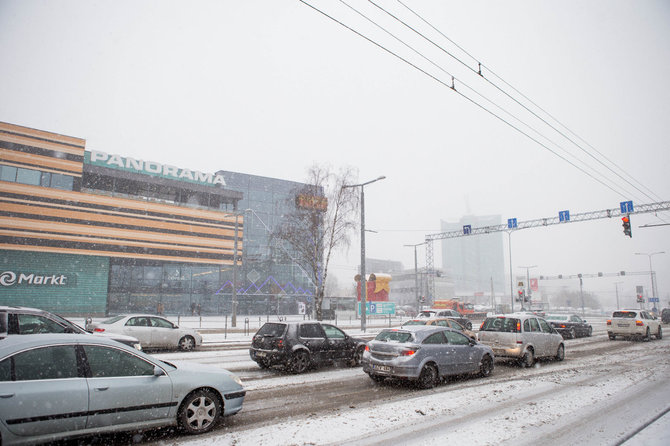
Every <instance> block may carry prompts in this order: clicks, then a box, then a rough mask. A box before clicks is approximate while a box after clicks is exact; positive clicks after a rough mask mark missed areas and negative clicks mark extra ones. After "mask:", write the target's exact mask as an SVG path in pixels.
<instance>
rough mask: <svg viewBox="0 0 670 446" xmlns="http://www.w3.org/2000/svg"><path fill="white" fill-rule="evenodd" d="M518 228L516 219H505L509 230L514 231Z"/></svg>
mask: <svg viewBox="0 0 670 446" xmlns="http://www.w3.org/2000/svg"><path fill="white" fill-rule="evenodd" d="M517 226H518V224H517V221H516V218H508V219H507V227H508V228H509V229H514V228H516V227H517Z"/></svg>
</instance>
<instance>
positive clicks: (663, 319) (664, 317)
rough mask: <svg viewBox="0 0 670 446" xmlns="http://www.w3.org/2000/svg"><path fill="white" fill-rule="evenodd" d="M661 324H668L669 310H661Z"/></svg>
mask: <svg viewBox="0 0 670 446" xmlns="http://www.w3.org/2000/svg"><path fill="white" fill-rule="evenodd" d="M661 322H663V323H664V324H670V308H663V310H661Z"/></svg>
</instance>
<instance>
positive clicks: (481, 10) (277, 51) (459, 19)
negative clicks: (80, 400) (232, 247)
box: [0, 0, 670, 306]
mask: <svg viewBox="0 0 670 446" xmlns="http://www.w3.org/2000/svg"><path fill="white" fill-rule="evenodd" d="M375 1H376V2H377V3H378V4H379V5H380V6H382V7H384V8H385V9H387V10H388V11H389V12H391V13H393V14H395V15H397V17H398V18H401V19H402V20H404V21H406V22H407V23H408V24H411V26H412V27H414V28H415V29H416V30H417V31H420V32H422V33H424V34H425V35H426V37H429V38H430V39H431V40H433V42H435V43H436V44H437V45H439V46H440V47H441V48H442V49H444V50H447V51H449V52H453V53H454V54H455V55H457V56H458V57H459V58H460V59H461V60H462V61H463V62H464V63H466V64H467V65H468V67H469V68H466V67H464V66H463V64H462V63H461V62H458V61H456V60H454V59H452V58H450V57H449V56H448V55H446V54H445V52H443V51H442V50H441V49H438V48H436V47H435V46H433V45H431V44H430V43H427V42H426V41H425V40H422V39H421V38H420V37H419V36H417V35H416V34H415V33H413V32H412V31H410V30H408V29H407V28H405V27H403V26H402V25H400V24H399V23H398V22H397V21H394V19H393V18H391V17H389V16H388V15H386V14H385V13H384V12H382V11H381V10H380V9H378V8H377V7H375V6H374V5H373V4H372V3H370V2H367V1H362V0H347V3H346V4H345V3H344V2H339V1H335V0H330V1H323V0H322V1H317V0H314V1H309V3H311V4H312V5H314V6H315V7H317V8H319V9H322V10H323V11H324V12H326V13H328V14H329V15H331V16H333V17H334V18H336V19H338V20H340V21H342V22H344V23H345V24H346V25H347V26H349V27H352V28H354V29H356V31H358V32H360V33H361V34H364V35H366V36H368V37H369V38H371V39H374V40H375V41H377V42H378V43H379V44H380V45H381V46H383V47H385V48H387V49H389V50H390V51H394V52H397V53H398V54H399V55H401V56H402V57H403V58H405V59H406V60H407V61H408V62H411V63H413V64H415V65H416V66H418V67H419V68H421V69H422V70H424V71H425V72H427V73H429V74H430V75H432V76H434V77H435V78H437V79H439V81H438V80H436V79H434V78H431V77H429V76H428V75H427V74H425V73H422V72H421V71H418V70H417V69H416V68H414V67H412V66H410V65H409V64H407V63H405V62H403V61H401V60H400V59H398V58H397V57H395V56H393V55H391V54H389V53H388V52H386V51H384V50H383V49H381V48H380V47H379V46H376V45H374V44H373V43H371V42H370V41H368V40H365V39H364V38H362V37H361V36H358V35H356V34H355V33H353V32H352V31H350V30H348V29H346V28H345V27H343V26H342V25H340V24H338V23H336V22H334V21H333V20H331V19H329V18H327V17H325V16H324V15H322V14H320V13H319V12H317V11H316V10H314V9H312V8H310V7H309V6H306V5H305V4H303V3H301V2H299V1H297V0H267V1H260V0H259V1H235V2H234V1H226V0H216V1H165V0H161V1H144V0H134V1H130V0H114V1H111V0H108V1H102V0H101V1H95V0H62V1H61V0H48V1H46V0H45V1H37V0H0V56H1V57H2V61H3V63H2V70H0V121H4V122H9V123H13V124H19V125H24V126H28V127H33V128H37V129H41V130H47V131H52V132H57V133H62V134H66V135H71V136H76V137H81V138H84V139H86V141H87V149H89V150H91V149H94V150H102V151H105V152H108V153H113V154H120V155H122V156H130V157H134V158H140V159H145V160H152V161H158V162H161V163H165V164H172V165H175V166H179V167H188V168H191V169H195V170H200V171H203V172H214V171H216V170H219V169H223V170H229V171H235V172H242V173H248V174H255V175H262V176H268V177H274V178H281V179H287V180H294V181H303V180H305V178H306V170H307V168H308V167H309V166H310V165H311V164H313V163H319V164H330V165H332V166H334V167H338V166H342V165H353V166H356V167H357V168H358V169H359V172H360V179H361V181H367V180H369V179H373V178H376V177H378V176H379V175H385V176H386V177H387V178H386V179H385V180H383V181H380V182H378V183H375V184H373V185H370V186H368V187H367V188H366V210H365V211H366V226H367V227H368V228H369V229H373V230H376V231H378V232H377V233H369V234H368V236H367V237H366V245H367V253H368V257H372V258H379V259H391V260H399V261H402V262H403V263H404V264H405V266H406V267H408V268H412V267H413V265H414V260H413V250H412V248H406V247H403V244H414V243H420V242H422V241H423V240H424V238H425V236H426V234H433V233H436V232H440V220H446V221H458V220H460V219H461V218H462V217H463V216H464V215H468V214H479V215H489V214H499V215H501V216H502V219H503V221H506V220H507V218H510V217H516V218H517V219H518V220H519V221H523V220H530V219H537V218H543V217H554V216H557V215H558V212H559V211H561V210H570V213H571V214H573V215H574V214H577V213H582V212H589V211H595V210H602V209H609V208H618V207H619V202H621V201H625V200H633V201H634V202H635V203H638V204H642V203H652V202H657V201H664V200H668V199H670V179H669V178H668V173H669V172H670V150H668V149H669V147H668V129H669V128H670V89H669V88H668V79H670V26H668V24H670V2H668V1H663V0H658V1H651V0H640V1H635V2H632V1H622V0H602V1H584V0H579V1H571V0H570V1H561V2H555V1H537V0H534V1H525V0H524V1H521V0H518V1H505V2H494V1H474V0H469V1H467V2H463V1H458V2H456V1H444V0H440V1H417V0H404V1H403V3H404V4H405V5H407V6H408V7H410V8H411V9H412V10H413V11H414V12H416V13H418V14H419V15H420V16H421V17H422V18H423V19H424V20H425V21H427V22H429V23H430V24H432V25H433V26H434V27H435V28H437V30H439V31H440V33H438V32H437V31H435V30H434V29H431V28H430V27H428V26H427V25H426V23H425V22H422V21H421V20H420V19H418V18H417V16H415V15H413V14H412V13H411V12H409V11H408V9H406V8H405V7H404V6H403V5H402V4H400V3H399V2H397V1H396V0H375ZM347 4H349V5H350V6H351V7H354V8H356V9H358V10H359V11H360V12H362V13H364V14H366V15H368V16H369V17H370V18H371V19H372V20H374V21H375V22H378V23H379V24H380V25H382V26H383V27H384V28H385V29H387V30H388V31H392V32H396V33H398V36H399V37H401V38H402V39H404V40H405V41H406V42H407V44H408V45H410V46H412V47H414V48H416V49H417V50H418V51H420V52H421V53H422V54H423V55H424V56H425V59H424V58H422V57H421V56H418V55H417V54H416V53H414V52H413V51H412V50H410V49H409V48H408V47H406V46H404V45H403V44H401V43H399V42H398V41H396V40H394V39H393V38H392V37H390V36H389V35H388V34H386V33H385V32H384V31H382V30H381V29H380V28H377V27H376V26H375V25H374V24H373V23H371V22H369V21H367V20H366V19H364V18H362V17H361V16H360V15H358V14H357V13H356V12H354V11H353V10H352V9H351V8H349V7H348V6H347ZM444 36H446V37H448V38H449V39H451V40H452V41H454V42H456V43H457V44H458V45H459V46H460V47H461V48H462V49H464V50H466V51H467V53H468V54H470V55H472V56H474V59H473V58H471V57H469V56H468V55H467V54H465V53H463V52H462V51H460V50H459V49H458V48H456V47H454V46H453V44H451V43H450V42H449V41H447V40H446V39H445V37H444ZM426 59H428V60H426ZM474 60H477V61H479V62H481V63H482V64H483V65H484V66H485V67H488V69H486V68H485V69H484V70H483V74H484V76H485V77H486V78H487V79H489V80H491V81H495V82H498V85H500V86H503V85H504V84H502V83H500V82H499V81H498V80H497V79H496V78H495V77H494V76H493V74H492V72H494V73H495V74H497V75H498V76H500V77H501V78H502V79H503V80H504V81H505V82H507V83H509V84H511V85H513V86H514V87H515V88H516V89H518V90H519V91H521V92H522V93H523V94H524V95H525V96H527V97H528V98H530V99H532V100H533V101H534V102H535V103H536V104H539V105H540V106H541V107H542V108H543V109H544V110H546V111H548V112H549V113H551V115H553V116H554V117H556V118H558V119H559V120H560V122H562V123H563V124H565V125H566V126H567V127H568V128H569V130H570V131H571V132H574V133H575V134H577V135H579V137H581V138H583V140H585V141H586V142H587V143H588V145H587V144H586V143H580V145H581V147H582V148H583V149H586V150H588V151H589V152H590V153H592V154H594V156H596V157H597V158H599V159H600V157H599V155H597V153H596V152H593V149H592V148H591V147H593V148H595V149H597V151H598V152H600V153H602V154H603V155H605V156H606V157H607V160H610V161H612V162H614V163H616V165H617V166H619V167H621V168H623V169H624V171H625V172H627V173H628V174H630V175H631V176H632V178H633V179H629V181H630V182H631V183H632V184H633V185H635V187H633V186H632V185H631V184H630V183H627V182H624V181H623V180H621V178H619V177H618V176H616V175H615V174H614V173H612V172H611V171H608V170H606V169H604V168H603V167H602V165H600V164H598V163H597V162H596V161H594V160H593V158H591V157H589V156H588V155H586V154H585V153H584V151H583V150H582V149H580V148H576V147H575V146H574V145H573V144H571V143H570V142H568V141H566V140H565V139H564V138H562V137H561V136H560V135H558V134H556V133H555V132H552V131H551V130H550V129H549V128H548V127H547V126H546V125H543V124H542V123H541V122H539V121H537V120H532V119H531V117H530V115H529V114H528V113H522V112H523V109H521V108H520V107H519V106H518V105H515V103H514V102H511V101H509V100H508V99H504V98H503V97H502V96H501V94H500V93H498V92H497V90H496V89H495V88H493V87H491V85H490V84H488V83H487V82H486V81H485V79H482V78H481V77H479V76H478V75H477V74H474V73H472V71H471V70H472V69H475V70H476V69H477V68H478V66H477V63H476V62H475V61H474ZM451 75H453V76H455V78H456V79H455V84H454V85H455V88H456V90H457V92H454V91H452V90H451V89H450V88H448V85H451V77H450V76H451ZM445 84H446V85H445ZM466 85H467V86H469V87H471V88H472V89H473V90H474V92H473V90H469V89H468V88H467V86H466ZM478 94H481V95H483V96H485V97H487V98H489V99H491V100H493V101H495V102H496V103H497V104H498V105H499V106H501V107H502V110H500V109H496V108H495V107H494V106H493V105H491V104H490V103H487V102H485V100H484V99H482V98H481V97H480V96H478ZM463 95H467V96H468V97H469V98H470V99H467V98H465V97H464V96H463ZM515 97H517V100H521V99H520V96H518V95H516V96H515ZM472 101H476V102H478V103H480V104H482V105H483V106H484V107H486V108H487V109H488V110H490V111H492V112H494V113H496V114H498V115H499V116H501V117H503V118H504V119H505V120H507V121H508V122H510V123H511V124H513V125H514V126H516V127H517V128H520V129H524V131H525V132H526V133H528V134H529V135H532V136H533V138H535V139H536V140H537V141H540V142H542V144H544V145H546V146H548V147H550V148H551V149H552V150H553V151H555V152H556V153H558V154H559V155H561V156H562V157H564V158H567V159H572V158H570V157H571V156H573V155H576V156H577V157H578V159H574V160H573V161H571V162H573V163H574V164H577V165H579V166H581V164H580V163H581V161H579V160H586V161H587V162H588V165H589V166H591V167H586V166H583V167H582V168H583V169H584V170H587V171H588V172H591V171H590V169H591V168H592V167H594V166H595V167H596V168H597V169H598V171H600V172H604V173H605V178H606V179H605V178H602V177H600V176H598V175H597V174H594V173H592V175H594V176H596V178H600V181H597V180H595V179H594V178H592V177H590V176H588V175H587V174H585V173H583V172H582V171H580V170H579V169H577V168H576V167H574V166H572V165H570V164H569V163H568V162H566V161H564V160H562V159H561V158H559V157H558V156H556V155H555V154H552V153H551V152H550V150H548V149H547V148H545V147H542V146H541V145H540V144H539V143H538V142H535V141H532V140H531V139H529V138H528V137H527V136H524V135H523V134H521V133H519V132H518V131H517V130H515V129H514V128H512V127H511V126H510V125H508V124H505V123H503V122H501V121H500V120H499V119H497V118H496V117H495V116H493V115H492V114H491V113H489V112H487V111H486V110H484V109H482V108H481V107H479V106H477V105H476V104H474V103H473V102H472ZM505 113H513V114H514V115H515V116H517V117H519V118H521V119H522V120H523V122H526V123H532V126H533V129H535V130H536V131H538V132H539V133H538V134H536V133H534V131H533V130H529V129H527V128H526V127H524V126H523V124H520V123H518V121H515V120H514V119H513V118H512V117H510V116H509V115H506V114H505ZM545 119H549V118H546V117H545ZM566 133H567V131H566ZM539 135H542V136H539ZM545 137H546V138H548V139H544V138H545ZM571 138H572V139H573V140H577V141H580V140H578V139H576V137H572V136H571ZM554 143H557V144H558V146H554V145H553V144H554ZM563 150H565V151H567V152H568V153H571V154H573V155H568V154H567V153H565V152H563ZM605 163H606V164H607V163H608V162H605ZM608 165H609V164H608ZM613 170H615V171H617V172H618V170H616V169H613ZM625 178H627V179H628V178H629V177H627V176H625ZM601 181H602V182H605V184H607V185H609V186H606V185H604V184H602V182H601ZM638 181H639V182H640V183H641V184H642V185H643V186H639V185H638V183H637V182H638ZM647 188H648V189H647ZM613 189H614V190H613ZM640 190H641V191H642V192H641V191H640ZM661 217H662V218H663V220H661V219H659V217H657V216H654V215H652V214H644V215H634V216H633V217H632V222H633V237H632V239H629V238H628V237H625V236H624V235H623V233H622V229H621V220H620V218H619V217H618V216H617V217H615V218H612V219H608V220H598V221H592V222H581V223H569V224H565V225H561V226H552V227H547V228H538V229H529V230H524V231H520V232H518V233H515V234H514V235H513V236H512V239H513V266H514V273H515V274H517V273H519V274H522V273H524V272H525V270H522V269H520V268H518V265H538V267H537V268H535V269H534V270H533V271H534V272H536V273H537V274H544V275H557V274H566V275H567V274H577V273H584V274H589V273H597V272H599V271H602V272H615V271H621V270H626V271H648V270H649V257H648V256H646V255H635V253H636V252H640V253H653V252H657V251H666V253H667V254H659V255H655V256H653V257H652V260H653V267H654V269H655V270H657V271H658V275H659V281H658V288H659V291H660V295H661V297H662V298H663V299H664V301H666V303H665V304H663V305H662V306H668V303H667V301H668V300H669V299H670V226H656V227H649V228H640V227H639V226H641V225H648V224H661V223H664V222H670V213H665V214H664V216H661ZM505 238H506V237H505ZM505 252H507V249H505ZM423 256H424V252H423V249H422V248H420V249H419V266H420V267H421V266H422V265H423V264H424V263H425V259H424V257H423ZM359 260H360V255H359V239H358V237H357V236H356V237H355V238H354V240H353V244H352V247H351V249H350V250H349V253H348V255H345V254H343V255H341V256H338V258H337V259H336V260H335V261H334V264H333V265H332V267H331V268H332V269H331V273H333V274H335V275H336V276H338V278H339V279H340V282H341V283H346V282H347V281H349V280H351V278H352V277H353V275H354V274H355V272H356V268H357V266H358V263H359ZM506 261H507V260H506ZM440 263H441V260H440V255H439V244H438V245H436V264H437V265H438V266H439V264H440ZM505 271H508V269H507V266H506V269H505ZM614 280H621V279H612V280H606V279H600V280H595V281H586V282H585V289H586V290H591V291H594V292H598V293H600V294H601V295H602V296H605V297H607V296H609V297H607V298H611V299H613V298H614V284H613V281H614ZM352 283H353V282H352ZM637 284H639V285H644V286H645V287H646V288H648V287H649V286H650V285H649V279H648V278H647V277H642V276H638V277H630V278H628V279H626V280H624V283H623V284H622V285H620V292H621V294H622V295H629V296H632V295H633V294H634V287H635V285H637ZM573 285H574V284H573ZM487 291H488V290H487ZM501 291H502V290H501Z"/></svg>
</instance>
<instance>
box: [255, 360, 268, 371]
mask: <svg viewBox="0 0 670 446" xmlns="http://www.w3.org/2000/svg"><path fill="white" fill-rule="evenodd" d="M256 364H258V367H260V368H262V369H269V368H270V364H268V363H267V362H265V361H263V360H260V361H256Z"/></svg>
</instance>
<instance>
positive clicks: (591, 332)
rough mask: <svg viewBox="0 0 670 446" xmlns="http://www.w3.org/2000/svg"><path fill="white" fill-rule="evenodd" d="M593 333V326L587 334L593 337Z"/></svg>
mask: <svg viewBox="0 0 670 446" xmlns="http://www.w3.org/2000/svg"><path fill="white" fill-rule="evenodd" d="M591 335H593V327H589V331H588V332H587V333H586V336H588V337H591Z"/></svg>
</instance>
